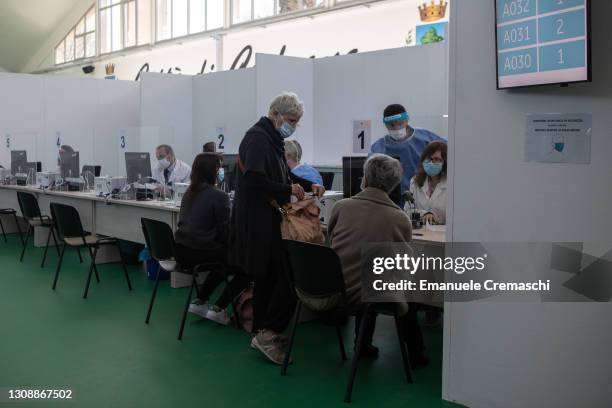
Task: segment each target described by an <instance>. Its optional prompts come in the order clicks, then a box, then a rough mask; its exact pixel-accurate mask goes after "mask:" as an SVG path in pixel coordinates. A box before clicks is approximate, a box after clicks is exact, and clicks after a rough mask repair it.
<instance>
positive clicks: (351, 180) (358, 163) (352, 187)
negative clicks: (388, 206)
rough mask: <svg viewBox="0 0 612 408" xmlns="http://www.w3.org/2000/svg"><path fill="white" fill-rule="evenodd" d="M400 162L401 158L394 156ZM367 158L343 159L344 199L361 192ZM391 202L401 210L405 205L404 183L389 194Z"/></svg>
mask: <svg viewBox="0 0 612 408" xmlns="http://www.w3.org/2000/svg"><path fill="white" fill-rule="evenodd" d="M393 158H394V159H397V160H399V157H397V156H393ZM367 159H368V158H367V157H343V158H342V184H343V186H342V190H343V193H344V198H349V197H353V196H354V195H356V194H358V193H359V192H360V191H361V181H362V180H363V166H364V164H365V162H366V160H367ZM389 197H390V198H391V200H392V201H393V202H394V203H395V204H397V205H398V206H399V207H400V208H401V207H402V205H403V199H402V183H401V182H400V184H398V185H397V186H396V187H395V188H394V189H393V191H391V192H390V193H389Z"/></svg>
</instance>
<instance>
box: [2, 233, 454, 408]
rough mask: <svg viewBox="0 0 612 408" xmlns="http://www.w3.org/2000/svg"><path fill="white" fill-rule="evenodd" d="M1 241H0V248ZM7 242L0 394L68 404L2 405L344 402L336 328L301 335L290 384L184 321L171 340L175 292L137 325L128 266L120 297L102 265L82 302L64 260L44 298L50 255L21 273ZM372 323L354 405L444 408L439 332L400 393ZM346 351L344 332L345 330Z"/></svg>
mask: <svg viewBox="0 0 612 408" xmlns="http://www.w3.org/2000/svg"><path fill="white" fill-rule="evenodd" d="M0 239H1V238H0ZM19 250H20V244H19V240H18V237H17V236H16V235H11V236H9V243H8V244H5V243H4V242H2V241H1V240H0V265H1V266H0V324H1V329H0V388H1V387H20V388H26V387H27V388H39V389H41V388H55V389H57V388H70V389H72V390H73V392H74V394H73V397H74V398H73V401H72V402H70V403H65V402H55V403H52V402H48V403H41V402H39V403H23V402H21V403H16V404H12V403H0V407H9V406H16V407H26V406H33V407H47V406H53V407H60V406H63V405H69V406H75V407H76V406H78V407H88V408H94V407H148V408H149V407H199V406H205V407H215V406H217V407H230V406H231V407H239V406H244V407H258V406H261V407H288V406H292V407H294V408H297V407H302V406H303V407H333V406H338V407H341V406H346V405H344V404H343V402H342V401H343V396H344V387H345V385H346V380H347V376H348V369H349V363H348V362H342V361H341V360H340V357H339V352H338V347H337V343H336V337H335V333H334V331H333V329H330V328H328V327H326V326H322V325H320V324H318V323H310V324H305V325H302V326H300V327H299V328H298V335H297V339H296V346H295V353H294V360H295V362H294V364H293V366H291V367H290V370H289V375H288V376H287V377H281V376H280V375H279V368H278V367H276V366H273V365H271V364H269V363H268V362H267V361H265V360H264V359H263V358H262V356H261V355H260V354H259V353H257V352H255V351H253V350H251V349H250V348H249V340H250V337H249V336H248V335H247V334H246V333H244V332H240V331H237V330H235V329H233V328H226V327H221V326H218V325H215V324H214V323H211V322H209V321H205V320H200V319H199V318H196V317H193V316H190V317H189V318H188V321H187V325H186V328H185V336H184V339H183V341H182V342H179V341H177V339H176V335H177V331H178V324H179V317H180V313H181V309H182V306H183V302H184V299H185V296H186V291H185V290H184V289H170V287H169V284H168V282H162V285H160V291H159V293H158V298H157V303H156V305H155V308H154V310H153V316H152V321H151V324H150V325H148V326H147V325H145V324H144V317H145V312H146V305H147V302H148V300H149V296H150V293H151V289H152V287H153V284H152V282H149V281H147V280H146V279H145V277H144V275H143V274H142V272H141V269H140V268H136V267H132V268H130V275H131V278H132V283H133V285H134V291H133V292H131V293H129V292H128V290H127V287H126V285H125V280H124V278H123V275H122V273H121V272H120V268H119V267H118V265H116V264H111V265H103V266H101V267H100V275H101V280H102V282H101V283H100V284H95V283H93V284H92V288H91V290H90V293H89V298H88V299H87V300H84V299H83V298H82V290H83V286H84V282H85V277H86V273H87V264H79V262H78V258H77V255H76V253H67V255H66V257H65V267H64V268H63V270H62V274H61V275H60V279H59V282H58V287H57V290H56V291H55V292H54V291H52V290H51V282H52V277H53V272H54V267H55V264H56V260H57V255H56V254H55V252H52V253H51V256H50V257H49V262H48V266H47V267H46V268H45V269H41V268H40V266H39V263H40V260H41V257H42V250H40V249H33V248H31V247H30V248H28V253H27V254H26V258H25V260H24V262H23V263H19V261H18V258H19ZM390 323H391V322H389V321H388V320H387V319H380V321H379V326H378V330H377V334H376V337H375V343H376V344H377V345H378V346H379V347H380V348H381V355H380V357H379V358H378V359H377V360H374V361H366V362H363V363H362V364H361V365H360V367H359V371H358V374H357V381H356V384H355V390H354V393H353V404H352V406H355V407H373V406H376V407H451V406H455V405H453V404H449V403H445V402H443V401H442V400H441V398H440V394H441V375H442V373H441V347H442V332H441V330H440V329H425V337H426V342H427V352H428V355H429V356H430V357H431V358H432V360H433V362H432V364H431V365H430V366H429V367H427V368H426V369H420V370H416V371H415V372H414V378H415V383H414V384H413V385H407V384H406V383H405V381H404V377H403V372H402V368H401V359H400V355H399V350H398V347H397V339H396V337H395V334H394V332H393V331H392V325H391V324H390ZM346 330H347V337H346V339H345V340H346V342H347V345H348V343H349V342H351V341H352V335H350V334H349V333H351V330H352V327H347V328H346Z"/></svg>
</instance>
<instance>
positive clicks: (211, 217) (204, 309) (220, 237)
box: [174, 153, 249, 325]
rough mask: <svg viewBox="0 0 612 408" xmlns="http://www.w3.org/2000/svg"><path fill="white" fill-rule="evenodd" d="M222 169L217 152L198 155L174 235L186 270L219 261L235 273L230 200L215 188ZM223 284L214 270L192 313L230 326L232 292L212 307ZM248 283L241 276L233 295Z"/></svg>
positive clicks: (203, 287)
mask: <svg viewBox="0 0 612 408" xmlns="http://www.w3.org/2000/svg"><path fill="white" fill-rule="evenodd" d="M220 167H221V159H220V157H219V155H217V154H215V153H201V154H198V155H197V156H196V158H195V160H194V161H193V168H192V172H191V184H190V186H189V188H188V189H187V191H186V193H185V196H184V197H183V200H182V201H181V211H180V213H179V222H178V229H177V231H176V233H175V234H174V235H175V241H176V257H177V261H178V262H179V264H180V265H181V266H182V267H183V268H191V267H194V266H196V265H198V264H201V263H210V262H218V263H220V264H221V265H223V267H224V268H226V269H227V270H228V271H229V272H233V270H230V269H228V268H230V267H229V266H228V265H227V263H228V262H227V258H228V235H229V217H230V204H229V198H228V196H227V194H226V193H224V192H223V191H221V190H219V189H218V188H216V187H215V182H216V180H217V172H218V171H219V168H220ZM223 281H224V275H223V271H222V270H214V271H211V272H210V273H209V274H208V275H207V276H206V280H205V281H204V284H203V285H202V286H200V287H198V298H197V299H196V301H195V302H194V303H192V304H191V305H190V306H189V311H190V312H191V313H194V314H197V315H200V316H202V317H205V318H207V319H209V320H213V321H215V322H217V323H220V324H224V325H227V324H228V323H229V322H230V318H229V315H228V313H227V311H226V308H227V306H228V305H229V304H230V302H231V298H230V292H229V291H228V290H227V289H226V290H225V291H224V292H223V293H222V295H221V296H220V297H219V299H218V300H217V302H216V303H215V304H214V305H212V306H210V307H209V305H208V300H209V298H210V295H211V294H212V293H213V291H214V290H215V289H216V288H217V286H219V285H220V284H221V283H222V282H223ZM248 284H249V280H248V279H247V277H245V276H242V275H239V274H237V275H236V276H235V277H234V279H232V280H231V282H230V286H231V293H232V294H233V295H237V294H238V293H240V292H241V291H243V290H244V289H245V288H246V287H247V286H248Z"/></svg>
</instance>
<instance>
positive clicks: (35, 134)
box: [0, 74, 140, 174]
mask: <svg viewBox="0 0 612 408" xmlns="http://www.w3.org/2000/svg"><path fill="white" fill-rule="evenodd" d="M0 89H2V90H3V95H6V97H3V98H2V100H0V137H1V139H2V144H1V145H0V146H1V147H0V164H1V165H3V166H5V167H8V166H10V153H9V152H10V150H20V149H24V150H27V151H28V160H29V161H41V162H42V166H43V169H44V170H56V169H57V157H58V150H59V146H58V144H59V145H63V144H67V145H71V146H72V147H73V148H74V149H75V150H78V151H79V152H80V164H81V166H83V165H84V164H98V165H102V168H103V169H102V171H103V172H108V173H109V174H112V172H111V170H105V169H115V168H116V167H117V154H116V152H117V150H116V146H117V140H118V136H117V134H118V131H119V129H121V128H125V127H127V126H138V125H139V124H140V87H139V84H138V83H134V82H127V81H105V80H98V79H91V78H74V77H61V76H43V75H24V74H0ZM4 92H6V93H4ZM7 139H8V142H9V143H7Z"/></svg>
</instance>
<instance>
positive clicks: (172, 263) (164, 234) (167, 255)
mask: <svg viewBox="0 0 612 408" xmlns="http://www.w3.org/2000/svg"><path fill="white" fill-rule="evenodd" d="M140 222H141V225H142V232H143V234H144V237H145V241H146V243H147V247H148V248H149V250H150V251H151V256H152V257H153V259H155V260H156V261H157V262H158V267H157V274H156V277H155V286H154V287H153V293H152V294H151V300H150V301H149V308H148V309H147V317H146V319H145V323H146V324H149V320H150V319H151V312H152V310H153V303H155V296H156V295H157V288H158V287H159V276H160V275H161V270H162V269H163V270H165V271H167V272H169V273H172V272H180V273H185V274H189V275H191V286H190V288H189V293H188V294H187V300H186V302H185V308H184V309H183V315H182V319H181V325H180V328H179V334H178V339H179V340H182V339H183V331H184V329H185V321H186V320H187V312H188V310H189V304H190V303H191V300H192V296H193V289H194V288H195V287H196V285H197V282H196V279H197V278H198V275H199V274H200V273H201V272H210V271H213V270H220V271H223V273H224V278H225V287H226V288H227V290H229V291H231V289H230V286H229V279H228V276H227V268H226V266H225V265H222V264H220V263H219V262H209V263H205V264H200V265H196V266H195V267H194V268H191V269H183V268H182V267H181V265H179V263H178V262H177V261H176V249H175V242H174V234H173V233H172V229H171V228H170V226H169V225H168V224H166V223H165V222H161V221H157V220H152V219H148V218H141V219H140ZM230 298H231V299H232V301H231V302H232V308H233V310H234V315H235V316H236V325H237V326H238V327H240V318H239V316H238V313H237V312H236V311H237V308H236V304H235V299H234V296H233V294H232V293H231V292H230Z"/></svg>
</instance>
